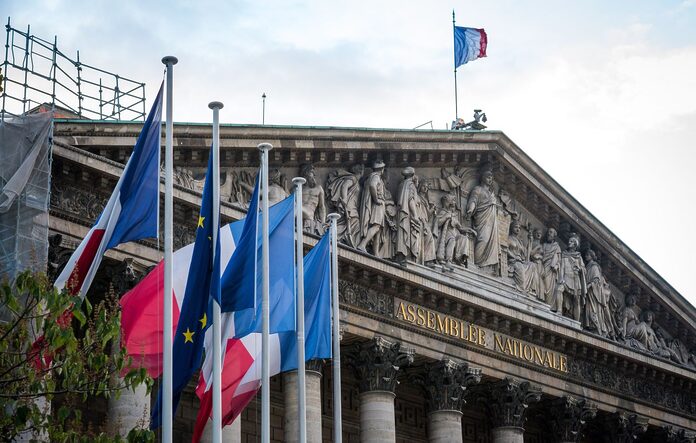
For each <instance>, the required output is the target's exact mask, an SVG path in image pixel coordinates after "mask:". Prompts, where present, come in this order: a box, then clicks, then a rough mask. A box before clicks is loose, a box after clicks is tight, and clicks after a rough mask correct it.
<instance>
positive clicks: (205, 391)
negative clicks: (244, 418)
mask: <svg viewBox="0 0 696 443" xmlns="http://www.w3.org/2000/svg"><path fill="white" fill-rule="evenodd" d="M330 245H331V242H330V239H329V234H328V233H327V234H325V235H324V237H323V238H322V239H321V240H320V241H319V243H317V245H316V246H314V248H312V250H311V251H309V253H307V255H306V256H305V257H304V269H305V278H304V282H305V358H306V360H312V359H321V358H330V357H331V263H330V259H329V251H330ZM229 315H230V314H227V313H226V314H223V328H222V331H223V337H227V341H226V343H225V345H226V349H225V348H223V355H224V361H223V368H222V424H223V426H226V425H229V424H230V423H232V422H233V421H234V420H235V418H236V417H237V416H238V415H239V414H240V413H241V412H242V411H243V410H244V408H245V407H246V406H247V404H249V402H250V401H251V400H252V399H253V398H254V396H255V395H256V392H257V391H258V389H259V387H260V386H261V334H259V333H253V334H249V335H247V336H245V337H242V338H241V339H236V338H233V335H231V334H230V331H229V328H226V327H225V326H224V325H225V323H224V321H225V320H227V321H229V317H227V318H225V316H229ZM270 319H271V324H273V323H275V322H277V321H279V320H281V319H279V318H277V317H274V315H273V314H271V317H270ZM226 329H227V333H226V332H225V331H226ZM269 343H270V345H271V346H270V347H271V349H270V368H271V370H270V372H271V375H276V374H278V373H280V372H285V371H290V370H293V369H297V335H296V333H295V332H294V331H293V332H284V333H279V334H271V336H270V337H269ZM208 349H212V333H211V331H208V332H207V333H206V356H205V361H204V363H203V367H202V369H201V376H200V379H199V382H198V387H197V388H196V394H197V395H198V397H199V398H200V399H201V407H200V409H199V411H198V418H197V420H196V426H195V427H194V433H193V441H194V442H197V441H199V439H200V436H201V435H202V433H203V430H204V429H205V424H206V423H207V421H208V418H209V417H210V413H211V409H212V403H213V395H212V394H213V391H212V389H210V388H211V387H212V375H213V373H212V370H213V361H212V352H208V351H207V350H208Z"/></svg>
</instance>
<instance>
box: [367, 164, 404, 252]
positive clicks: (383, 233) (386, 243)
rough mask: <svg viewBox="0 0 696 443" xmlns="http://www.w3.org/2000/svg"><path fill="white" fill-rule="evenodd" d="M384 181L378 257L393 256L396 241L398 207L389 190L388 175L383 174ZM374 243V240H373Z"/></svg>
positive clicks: (376, 250)
mask: <svg viewBox="0 0 696 443" xmlns="http://www.w3.org/2000/svg"><path fill="white" fill-rule="evenodd" d="M383 182H384V225H383V226H382V227H381V228H380V230H379V233H378V234H377V236H378V241H377V244H378V245H379V246H378V248H377V249H375V252H374V253H375V255H376V256H377V257H380V258H392V257H394V244H395V243H396V222H397V216H398V212H399V208H398V207H397V206H396V203H395V202H394V199H393V198H392V195H391V192H389V176H387V175H383ZM373 245H374V242H373Z"/></svg>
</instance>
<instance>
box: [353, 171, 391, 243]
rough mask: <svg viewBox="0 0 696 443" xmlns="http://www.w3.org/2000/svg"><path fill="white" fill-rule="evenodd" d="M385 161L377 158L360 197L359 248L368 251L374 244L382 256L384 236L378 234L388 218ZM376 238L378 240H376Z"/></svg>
mask: <svg viewBox="0 0 696 443" xmlns="http://www.w3.org/2000/svg"><path fill="white" fill-rule="evenodd" d="M384 166H385V165H384V163H383V162H382V161H381V160H377V161H376V162H375V164H374V165H373V167H372V172H371V173H370V175H368V176H367V179H365V186H364V189H363V192H362V198H361V199H360V235H361V236H362V240H361V241H360V243H359V244H358V249H359V250H361V251H367V246H368V245H370V244H371V245H372V250H373V253H374V254H375V255H377V256H380V255H379V254H380V252H379V251H380V250H381V248H382V246H383V245H382V244H381V243H382V241H383V237H381V236H379V237H378V236H377V234H379V233H380V230H381V229H382V228H383V227H384V224H385V221H386V220H385V218H386V194H385V191H386V187H385V185H384V180H383V179H382V175H383V174H384ZM374 240H377V241H376V242H375V241H374Z"/></svg>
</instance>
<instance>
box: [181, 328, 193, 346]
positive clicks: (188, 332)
mask: <svg viewBox="0 0 696 443" xmlns="http://www.w3.org/2000/svg"><path fill="white" fill-rule="evenodd" d="M183 334H184V343H188V342H191V343H193V334H195V332H191V330H189V328H186V332H183Z"/></svg>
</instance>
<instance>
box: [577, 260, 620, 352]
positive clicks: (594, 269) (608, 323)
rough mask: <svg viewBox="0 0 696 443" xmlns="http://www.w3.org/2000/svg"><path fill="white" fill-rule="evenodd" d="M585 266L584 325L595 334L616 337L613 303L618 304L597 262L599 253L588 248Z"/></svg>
mask: <svg viewBox="0 0 696 443" xmlns="http://www.w3.org/2000/svg"><path fill="white" fill-rule="evenodd" d="M585 267H586V270H587V298H586V303H585V310H584V315H583V318H582V325H583V327H584V328H585V329H588V330H590V331H592V332H594V333H595V334H598V335H601V336H602V337H607V338H610V339H612V340H613V339H614V338H615V336H616V320H615V319H614V316H613V315H612V313H613V312H614V311H615V309H612V307H611V305H614V307H615V305H616V301H615V300H614V296H613V295H612V294H611V289H610V288H609V283H607V281H606V279H605V278H604V275H603V274H602V268H601V267H600V266H599V263H597V254H596V253H595V252H594V251H593V250H592V249H588V250H587V251H586V252H585Z"/></svg>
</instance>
